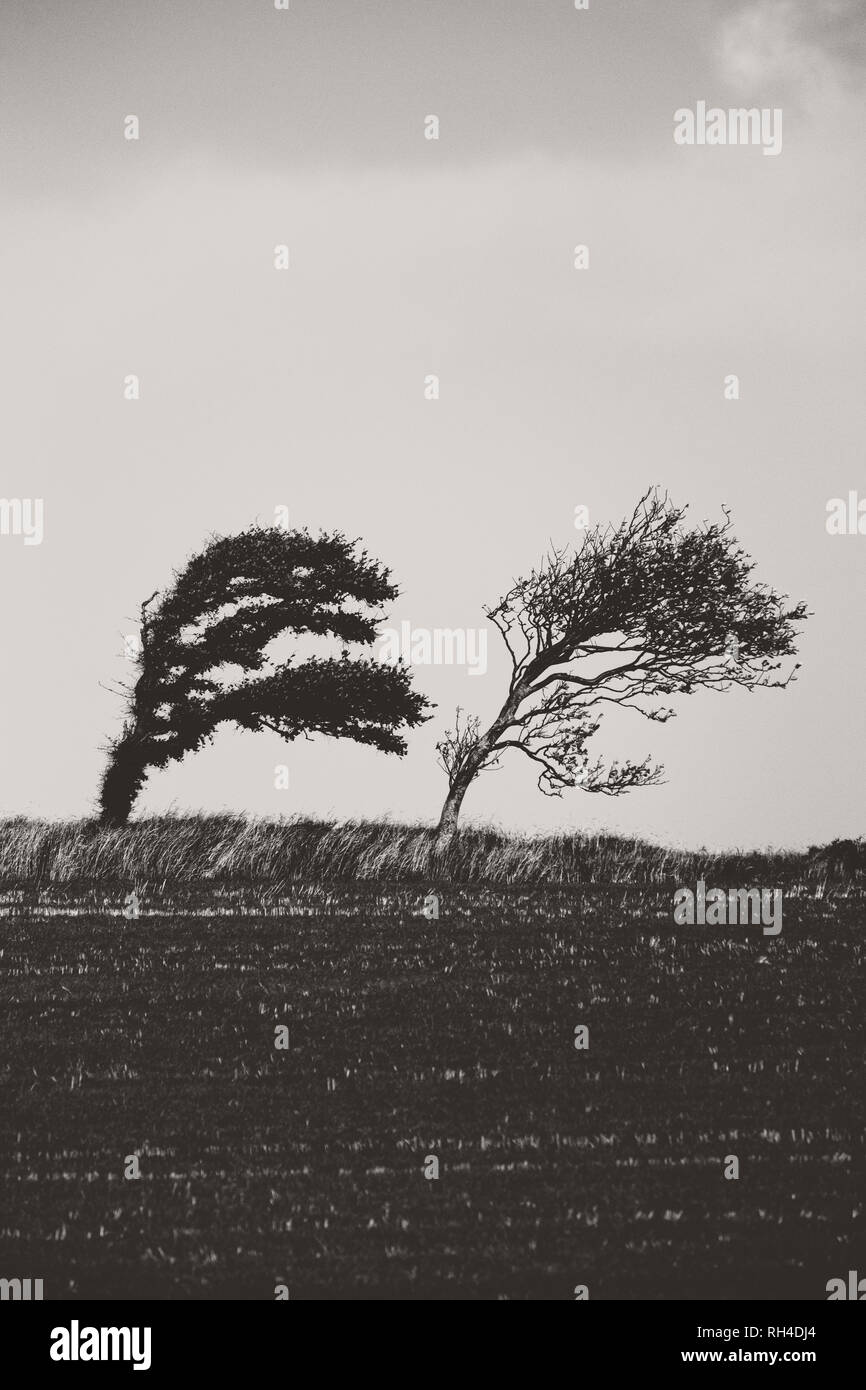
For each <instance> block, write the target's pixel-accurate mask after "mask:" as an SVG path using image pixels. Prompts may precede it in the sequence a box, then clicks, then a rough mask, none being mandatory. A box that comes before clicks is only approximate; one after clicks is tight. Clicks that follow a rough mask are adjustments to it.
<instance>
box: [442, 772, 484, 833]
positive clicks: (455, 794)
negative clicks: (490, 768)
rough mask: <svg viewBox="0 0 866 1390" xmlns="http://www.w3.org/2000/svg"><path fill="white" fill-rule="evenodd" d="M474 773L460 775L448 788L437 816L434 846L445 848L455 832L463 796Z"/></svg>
mask: <svg viewBox="0 0 866 1390" xmlns="http://www.w3.org/2000/svg"><path fill="white" fill-rule="evenodd" d="M474 775H475V774H474V773H473V774H472V775H471V776H469V777H461V778H460V779H459V780H458V781H456V782H455V783H454V784H453V786H451V787H449V788H448V795H447V796H446V798H445V804H444V806H443V807H442V814H441V816H440V817H439V825H438V828H437V831H436V848H437V849H447V848H448V846H449V845H450V844H451V841H452V840H453V839H454V836H455V835H456V834H457V821H458V820H459V818H460V807H461V806H462V805H463V798H464V796H465V795H466V793H467V791H468V790H469V786H470V783H471V782H472V779H473V777H474Z"/></svg>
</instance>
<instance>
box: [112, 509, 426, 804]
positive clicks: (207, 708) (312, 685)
mask: <svg viewBox="0 0 866 1390" xmlns="http://www.w3.org/2000/svg"><path fill="white" fill-rule="evenodd" d="M355 546H356V542H354V541H349V540H347V539H346V537H345V536H343V535H341V534H340V533H339V532H337V533H335V534H333V535H325V534H322V535H319V536H318V537H313V536H311V535H309V533H308V532H307V531H284V530H281V529H279V528H277V527H258V526H256V527H252V528H251V529H250V530H247V531H244V532H242V533H241V534H240V535H237V536H226V537H218V538H215V539H214V540H212V541H211V543H210V544H209V545H208V546H207V547H206V548H205V549H204V550H203V551H202V552H201V554H199V555H196V556H194V557H193V558H192V559H191V560H190V561H189V563H188V564H187V566H186V568H185V569H184V570H183V571H182V573H179V574H178V573H175V576H174V583H173V584H172V585H171V587H170V588H169V589H168V590H167V591H166V592H165V593H163V594H162V595H160V594H159V592H157V593H154V594H152V595H151V597H150V598H149V599H147V600H145V602H144V603H143V604H142V605H141V627H140V650H139V655H138V657H137V679H136V680H135V683H134V686H133V688H132V689H131V691H130V692H129V695H128V701H129V704H128V711H127V718H126V721H125V723H124V726H123V732H122V733H121V735H120V737H119V738H118V739H117V740H116V742H114V743H113V744H112V745H111V748H110V754H109V760H108V766H107V768H106V771H105V774H104V776H103V779H102V786H101V791H100V810H101V814H100V820H101V823H102V824H104V825H122V824H124V823H125V822H126V820H127V818H128V816H129V813H130V811H131V809H132V807H133V805H134V803H135V799H136V797H137V796H138V793H139V792H140V790H141V788H142V786H143V784H144V782H145V779H146V778H147V776H148V773H149V772H150V771H151V769H153V768H161V767H165V766H166V764H167V763H169V762H172V761H174V760H177V759H180V758H183V757H184V756H185V755H186V754H187V753H192V752H194V751H195V750H196V749H199V748H201V747H202V745H203V744H204V743H206V742H207V741H208V740H209V739H210V738H211V737H212V735H213V734H214V732H215V731H216V729H217V728H218V727H219V725H221V724H232V723H233V724H235V725H237V726H238V727H239V728H241V729H252V730H261V729H270V730H272V731H273V732H275V733H278V734H280V735H281V737H283V738H285V739H287V740H291V739H295V738H297V737H298V735H299V734H304V735H306V736H308V737H309V736H310V735H311V734H314V733H321V734H329V735H331V737H333V738H348V739H352V740H354V742H356V743H366V744H371V745H372V746H373V747H374V748H379V749H381V750H382V751H383V752H385V753H396V754H398V756H402V755H403V754H404V753H405V752H406V744H405V741H404V739H403V738H402V737H401V736H400V734H399V732H398V730H399V729H400V728H401V727H403V726H407V727H413V726H414V725H416V724H419V723H422V722H423V721H424V720H425V719H427V718H429V715H428V714H427V713H426V712H425V711H426V709H427V707H428V701H427V700H425V698H424V697H423V696H422V695H419V694H417V693H416V692H415V691H413V690H412V688H411V685H410V673H409V671H408V670H407V668H406V667H405V666H402V665H384V664H382V663H381V662H379V661H376V660H374V659H373V658H372V657H363V658H353V657H352V656H350V653H349V650H348V645H349V644H353V643H360V644H365V645H369V644H371V643H372V642H373V640H374V639H375V637H376V630H377V625H378V624H379V623H380V622H381V621H382V617H383V614H382V613H381V612H379V611H378V609H379V606H380V605H381V604H383V603H385V602H386V601H389V600H391V599H393V598H395V597H396V595H397V592H398V591H397V589H396V587H395V586H394V585H393V584H392V583H391V581H390V571H389V570H387V569H384V568H383V567H382V566H381V565H380V564H379V563H378V562H377V561H375V560H372V559H370V558H369V557H368V555H367V553H366V551H362V552H361V553H360V554H359V553H357V552H356V549H355ZM286 632H290V633H297V634H311V635H315V636H322V637H329V636H330V637H332V638H336V639H338V640H339V641H340V642H341V643H342V644H344V645H343V647H342V651H341V655H340V656H339V658H334V657H330V658H328V659H322V658H316V657H311V658H309V659H307V660H304V661H296V660H295V659H294V658H293V657H291V656H290V657H289V659H288V660H286V661H283V662H281V663H280V664H275V663H274V662H273V661H272V660H271V659H270V658H269V655H268V647H269V645H270V644H271V643H272V642H273V641H274V639H275V638H278V637H280V636H281V635H282V634H284V633H286Z"/></svg>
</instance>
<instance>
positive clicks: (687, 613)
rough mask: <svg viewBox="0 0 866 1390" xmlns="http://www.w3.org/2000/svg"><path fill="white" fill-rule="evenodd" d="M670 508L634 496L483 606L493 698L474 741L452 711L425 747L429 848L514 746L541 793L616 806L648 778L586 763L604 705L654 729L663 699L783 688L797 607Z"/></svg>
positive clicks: (719, 529)
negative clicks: (498, 687) (506, 676)
mask: <svg viewBox="0 0 866 1390" xmlns="http://www.w3.org/2000/svg"><path fill="white" fill-rule="evenodd" d="M685 512H686V508H685V507H683V508H678V507H675V506H673V504H672V503H671V502H670V501H669V500H668V498H667V496H664V497H662V496H659V494H658V492H657V490H655V489H651V490H650V491H648V492H646V493H645V494H644V496H643V497H642V498H641V500H640V502H639V503H638V505H637V507H636V508H635V510H634V512H633V514H632V516H631V517H629V518H628V519H627V520H625V521H623V522H622V524H621V525H620V526H618V527H616V528H613V527H610V526H608V527H606V528H601V527H598V526H596V527H593V528H592V529H591V530H589V531H588V532H587V533H586V535H585V537H584V540H583V543H582V545H581V546H580V548H579V549H578V550H577V551H576V552H572V551H570V550H557V549H553V550H552V551H551V552H550V553H549V554H548V556H547V557H546V558H545V559H544V560H543V561H542V562H541V564H540V565H539V566H538V568H537V569H534V570H533V571H532V573H531V574H530V575H529V576H528V578H526V579H519V580H517V581H516V582H515V583H514V584H513V585H512V587H511V589H509V591H508V593H507V594H506V595H505V597H504V598H503V599H501V600H500V602H499V603H498V604H497V605H496V606H495V607H494V608H488V609H485V612H486V615H487V617H488V618H489V619H490V621H491V622H492V623H494V625H495V626H496V627H497V629H498V630H499V632H500V634H501V635H502V638H503V640H504V642H505V645H506V647H507V649H508V653H509V656H510V658H511V678H510V681H509V686H508V693H507V698H506V700H505V702H504V704H503V705H502V708H501V709H500V711H499V713H498V714H497V716H496V718H495V719H494V720H493V722H492V724H491V725H490V727H489V728H488V729H487V730H486V731H484V732H482V728H481V724H480V721H479V720H478V719H477V718H476V717H464V718H463V719H462V720H461V711H460V710H458V711H457V720H456V724H455V727H454V729H452V730H449V731H448V732H447V733H446V734H445V736H444V738H443V739H442V740H441V741H440V742H439V743H438V744H437V750H438V752H439V759H440V765H441V766H442V767H443V769H444V771H445V773H446V775H447V777H448V796H447V798H446V800H445V804H444V806H443V808H442V814H441V817H440V821H439V834H438V840H439V843H440V844H447V843H448V841H449V840H450V839H451V838H452V837H453V835H454V833H455V831H456V828H457V822H458V817H459V815H460V808H461V805H462V803H463V798H464V797H465V795H466V792H467V790H468V788H469V787H470V786H471V784H472V782H473V781H474V779H475V778H476V777H477V776H478V774H479V773H480V772H482V771H483V770H484V769H485V768H491V767H498V766H499V762H500V759H501V757H502V754H503V753H504V752H506V751H507V750H508V749H511V748H513V749H516V750H517V751H518V752H520V753H522V754H523V755H524V756H525V757H527V758H529V759H530V760H531V761H532V762H533V763H535V764H536V765H537V766H538V767H539V768H540V772H539V777H538V786H539V788H540V790H541V791H542V792H544V793H546V794H547V795H550V796H560V795H561V794H562V791H563V790H564V789H565V788H566V787H580V788H582V790H584V791H587V792H601V793H603V794H605V795H607V796H618V795H620V794H621V793H622V792H625V791H628V790H630V789H631V788H632V787H645V786H651V785H653V784H654V783H657V782H659V781H660V780H661V774H662V772H663V768H661V767H660V766H657V765H653V764H652V762H651V760H650V759H649V758H646V759H644V761H643V762H639V763H634V762H631V761H628V760H626V761H624V762H617V761H613V762H611V763H610V765H609V766H606V765H605V764H604V762H603V761H602V760H601V759H597V760H596V761H590V759H589V757H588V755H587V745H588V743H589V741H590V739H591V738H592V736H593V735H594V734H595V733H597V731H598V729H599V728H600V726H601V722H602V717H603V713H604V709H605V706H607V705H618V706H620V707H621V708H623V709H630V710H636V711H637V712H638V713H639V714H642V715H643V716H644V717H645V718H646V719H651V720H655V721H656V722H658V723H664V722H666V721H667V720H668V719H670V718H672V717H673V715H674V713H675V711H674V710H673V709H672V708H671V707H670V706H668V705H667V704H665V703H664V701H665V699H666V698H667V697H669V696H672V695H691V694H692V693H693V692H694V691H696V690H702V689H703V690H730V689H731V688H732V687H734V686H739V687H741V688H743V689H745V690H755V689H757V688H758V687H762V686H775V687H784V686H786V685H788V683H789V682H790V681H791V680H793V679H794V678H795V677H794V671H796V670H797V669H798V665H799V663H798V665H795V666H794V668H793V670H792V671H791V672H790V673H789V674H788V675H787V676H786V677H785V678H778V677H777V675H776V673H777V672H778V671H779V670H780V668H781V660H780V659H781V658H784V657H787V656H790V655H792V654H795V653H796V648H795V645H794V642H795V639H796V634H795V632H794V629H793V626H792V624H794V623H797V622H801V621H802V620H803V619H805V618H806V617H807V616H808V615H807V612H806V609H805V607H804V605H803V604H801V603H798V604H796V605H795V606H793V607H789V606H788V602H789V601H788V599H787V598H786V597H783V596H780V595H778V594H776V593H774V592H773V590H772V589H769V588H767V587H766V585H764V584H758V583H754V582H753V581H752V579H751V577H750V576H751V573H752V570H753V569H754V564H753V563H752V561H751V560H750V559H749V557H748V556H747V555H746V554H745V552H744V551H743V550H742V549H741V548H740V547H739V545H738V543H737V541H736V540H735V538H734V537H733V535H732V534H731V521H730V514H729V513H728V512H727V511H725V513H724V515H725V522H724V523H723V524H712V525H711V524H710V523H708V522H704V523H702V524H700V525H698V526H696V527H694V528H693V529H687V528H686V527H685V526H684V525H683V520H684V517H685Z"/></svg>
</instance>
